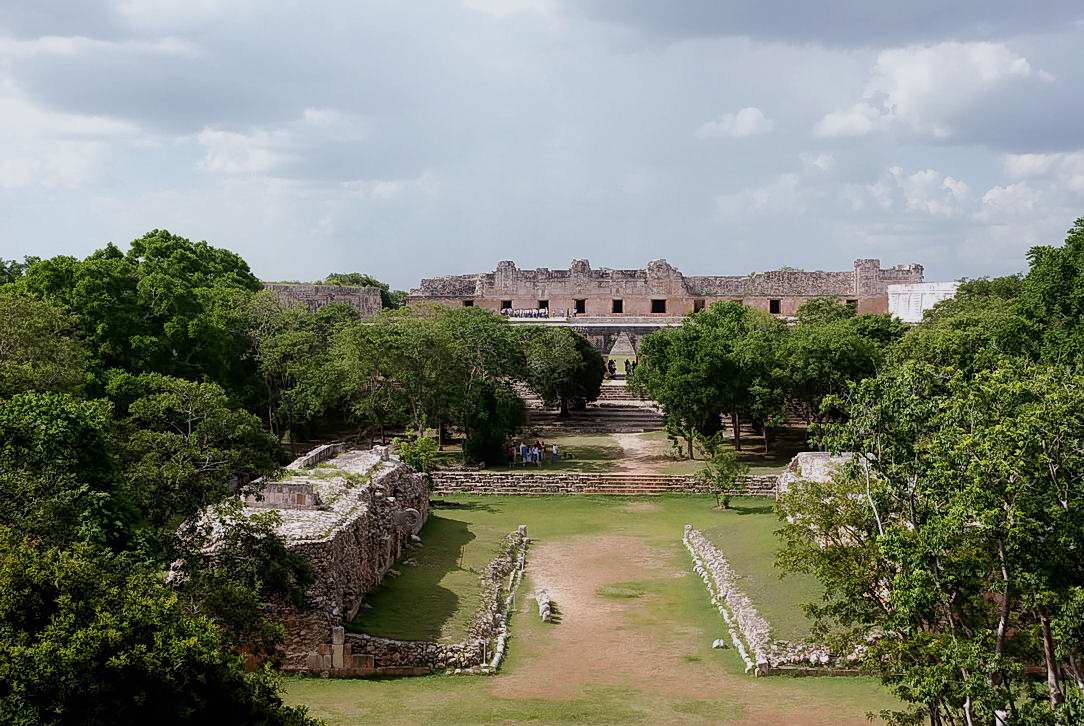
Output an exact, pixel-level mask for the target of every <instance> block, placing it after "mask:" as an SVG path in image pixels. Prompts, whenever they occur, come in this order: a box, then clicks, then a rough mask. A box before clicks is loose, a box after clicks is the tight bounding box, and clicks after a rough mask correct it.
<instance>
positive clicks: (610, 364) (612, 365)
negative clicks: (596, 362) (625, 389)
mask: <svg viewBox="0 0 1084 726" xmlns="http://www.w3.org/2000/svg"><path fill="white" fill-rule="evenodd" d="M606 370H607V371H609V372H610V378H613V377H614V376H616V375H617V364H616V363H614V359H613V358H611V359H610V360H609V361H608V362H607V363H606Z"/></svg>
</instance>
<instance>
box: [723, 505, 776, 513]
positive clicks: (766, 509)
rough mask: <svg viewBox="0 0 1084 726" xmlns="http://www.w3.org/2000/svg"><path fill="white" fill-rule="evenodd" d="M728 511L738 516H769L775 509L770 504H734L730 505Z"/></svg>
mask: <svg viewBox="0 0 1084 726" xmlns="http://www.w3.org/2000/svg"><path fill="white" fill-rule="evenodd" d="M730 511H732V512H734V514H737V515H739V516H744V515H746V514H771V513H772V512H774V511H775V507H773V506H772V505H771V504H734V503H731V505H730Z"/></svg>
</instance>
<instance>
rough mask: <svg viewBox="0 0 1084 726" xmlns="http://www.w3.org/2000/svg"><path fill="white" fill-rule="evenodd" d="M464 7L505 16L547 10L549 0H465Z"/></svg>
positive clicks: (500, 16)
mask: <svg viewBox="0 0 1084 726" xmlns="http://www.w3.org/2000/svg"><path fill="white" fill-rule="evenodd" d="M463 7H465V8H469V9H470V10H476V11H478V12H480V13H485V14H486V15H493V16H494V17H498V18H503V17H507V16H509V15H517V14H519V13H525V12H530V11H533V12H547V11H549V9H550V3H549V2H548V0H463Z"/></svg>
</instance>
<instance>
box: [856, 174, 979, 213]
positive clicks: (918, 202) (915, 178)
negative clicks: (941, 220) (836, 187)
mask: <svg viewBox="0 0 1084 726" xmlns="http://www.w3.org/2000/svg"><path fill="white" fill-rule="evenodd" d="M843 197H844V199H845V200H846V201H848V202H850V204H851V208H852V209H855V210H857V209H862V208H864V207H865V200H864V197H868V198H869V199H871V200H872V201H873V202H875V203H876V204H877V206H879V207H880V208H881V209H883V210H885V211H888V212H900V211H908V212H919V213H921V214H926V215H930V216H934V217H954V216H956V215H958V214H960V213H962V212H963V211H964V210H965V208H966V206H967V205H968V203H969V202H970V201H971V189H970V187H968V185H967V184H966V183H965V182H963V181H960V180H959V179H955V178H953V177H951V176H944V175H942V174H941V173H940V172H938V171H936V170H934V169H922V170H920V171H915V172H911V173H908V172H906V171H905V170H904V169H903V167H899V166H893V167H891V168H889V169H888V170H887V171H886V172H885V173H884V174H883V175H882V176H881V178H880V179H879V180H878V181H877V182H875V183H874V184H869V185H866V186H865V188H864V189H858V188H856V187H854V186H853V185H852V186H851V187H848V188H845V190H844V192H843Z"/></svg>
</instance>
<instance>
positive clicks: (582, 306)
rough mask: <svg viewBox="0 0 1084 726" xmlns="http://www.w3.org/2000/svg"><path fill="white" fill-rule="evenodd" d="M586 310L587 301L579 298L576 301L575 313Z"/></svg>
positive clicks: (582, 312)
mask: <svg viewBox="0 0 1084 726" xmlns="http://www.w3.org/2000/svg"><path fill="white" fill-rule="evenodd" d="M586 312H587V301H586V300H583V299H580V300H577V301H576V313H577V314H579V315H582V314H584V313H586Z"/></svg>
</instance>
